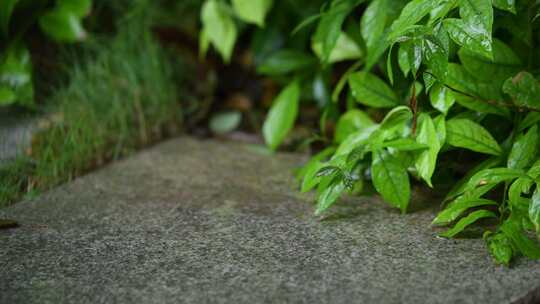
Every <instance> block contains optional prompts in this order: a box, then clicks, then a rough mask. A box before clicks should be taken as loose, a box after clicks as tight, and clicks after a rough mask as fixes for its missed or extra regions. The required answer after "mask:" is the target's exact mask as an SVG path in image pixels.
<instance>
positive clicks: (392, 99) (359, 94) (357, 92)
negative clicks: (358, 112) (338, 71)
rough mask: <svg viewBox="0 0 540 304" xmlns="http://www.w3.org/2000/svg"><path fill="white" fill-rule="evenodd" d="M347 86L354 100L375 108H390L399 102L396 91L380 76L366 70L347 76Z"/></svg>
mask: <svg viewBox="0 0 540 304" xmlns="http://www.w3.org/2000/svg"><path fill="white" fill-rule="evenodd" d="M349 86H350V87H351V91H352V95H353V97H354V98H355V100H356V101H358V102H359V103H361V104H365V105H368V106H371V107H375V108H390V107H394V106H396V105H397V104H398V103H399V99H398V96H397V95H396V93H395V92H394V91H393V90H392V89H391V88H390V87H389V86H388V85H387V84H386V83H385V82H384V81H382V80H381V79H380V78H378V77H377V76H375V75H373V74H370V73H367V72H357V73H353V74H351V75H350V76H349Z"/></svg>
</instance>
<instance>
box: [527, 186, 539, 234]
mask: <svg viewBox="0 0 540 304" xmlns="http://www.w3.org/2000/svg"><path fill="white" fill-rule="evenodd" d="M537 187H538V186H537ZM529 219H530V220H531V222H532V223H533V225H534V227H535V228H536V233H537V234H539V235H540V189H538V188H536V190H535V191H534V194H533V196H532V199H531V204H530V206H529Z"/></svg>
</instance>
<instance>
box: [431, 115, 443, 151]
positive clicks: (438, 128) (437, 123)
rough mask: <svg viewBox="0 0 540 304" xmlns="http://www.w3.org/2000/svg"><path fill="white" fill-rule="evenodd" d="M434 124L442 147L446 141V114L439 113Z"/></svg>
mask: <svg viewBox="0 0 540 304" xmlns="http://www.w3.org/2000/svg"><path fill="white" fill-rule="evenodd" d="M433 124H434V125H435V131H437V138H438V139H439V144H440V146H441V147H442V146H444V144H445V143H446V118H445V117H444V115H439V116H437V117H435V119H434V120H433Z"/></svg>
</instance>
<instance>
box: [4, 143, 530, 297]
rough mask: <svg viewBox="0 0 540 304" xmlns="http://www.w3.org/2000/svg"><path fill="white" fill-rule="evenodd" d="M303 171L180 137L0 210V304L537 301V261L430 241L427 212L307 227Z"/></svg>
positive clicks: (363, 207)
mask: <svg viewBox="0 0 540 304" xmlns="http://www.w3.org/2000/svg"><path fill="white" fill-rule="evenodd" d="M301 162H302V157H299V156H295V155H288V154H279V155H277V156H273V157H271V156H265V155H262V154H258V153H256V152H254V151H253V149H251V148H250V147H248V146H244V145H238V144H234V143H223V142H216V141H197V140H194V139H190V138H186V137H184V138H179V139H175V140H172V141H169V142H167V143H164V144H161V145H158V146H156V147H154V148H151V149H149V150H146V151H144V152H142V153H139V154H137V155H135V156H133V157H130V158H128V159H125V160H123V161H120V162H117V163H115V164H113V165H110V166H108V167H106V168H104V169H102V170H99V171H97V172H95V173H92V174H89V175H87V176H84V177H82V178H79V179H77V180H75V181H73V182H71V183H69V184H66V185H64V186H61V187H58V188H56V189H53V190H51V191H49V192H47V193H44V194H42V195H41V196H39V197H37V198H35V199H32V200H28V201H24V202H22V203H19V204H16V205H15V206H12V207H10V208H8V209H4V210H0V218H11V219H16V220H17V221H18V222H19V224H20V227H19V228H16V229H10V230H0V303H534V302H535V301H537V300H538V294H539V293H540V291H539V289H538V287H540V263H539V262H535V261H530V260H527V259H524V258H521V259H518V260H517V261H516V262H515V263H514V265H513V267H511V268H504V267H500V266H496V265H494V264H493V262H492V261H491V259H490V257H489V255H488V254H487V252H486V249H485V248H484V244H483V242H482V241H481V240H477V239H463V240H458V241H456V240H446V239H440V238H437V237H436V234H437V231H435V230H434V229H432V228H430V226H429V222H430V221H431V219H432V217H433V212H434V210H433V208H419V207H418V208H416V209H419V210H418V211H416V212H414V213H412V214H408V215H405V216H401V215H400V214H399V213H398V212H396V211H395V210H392V209H389V208H388V207H386V205H385V204H383V203H382V202H380V201H379V200H378V199H377V198H366V197H361V198H358V197H357V198H348V199H345V200H344V201H343V202H342V203H340V204H339V205H338V206H337V207H336V208H334V209H332V211H331V212H330V213H329V214H328V215H327V216H326V217H325V219H324V220H321V219H320V218H315V217H313V216H312V212H313V209H314V208H313V204H312V203H311V200H312V198H310V197H309V196H302V195H300V194H299V193H298V192H297V191H296V190H295V189H294V187H293V186H292V185H293V184H294V182H293V179H292V177H291V169H292V168H294V167H295V166H296V165H298V164H299V163H301ZM431 205H438V203H437V202H432V203H431Z"/></svg>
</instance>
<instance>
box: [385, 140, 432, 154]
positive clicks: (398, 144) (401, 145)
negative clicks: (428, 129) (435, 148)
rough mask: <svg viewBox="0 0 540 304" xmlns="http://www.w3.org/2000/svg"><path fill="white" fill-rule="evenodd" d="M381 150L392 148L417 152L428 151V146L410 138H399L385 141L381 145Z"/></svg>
mask: <svg viewBox="0 0 540 304" xmlns="http://www.w3.org/2000/svg"><path fill="white" fill-rule="evenodd" d="M380 148H392V149H396V150H398V151H417V150H424V149H428V148H429V146H428V145H427V144H423V143H419V142H416V141H414V140H412V139H410V138H398V139H394V140H389V141H385V142H383V143H382V144H381V145H380Z"/></svg>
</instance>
